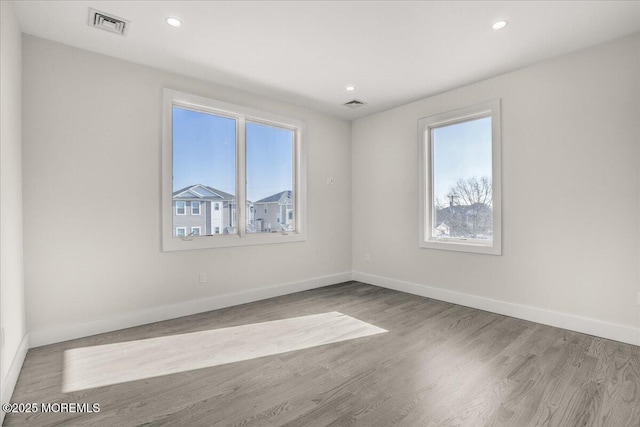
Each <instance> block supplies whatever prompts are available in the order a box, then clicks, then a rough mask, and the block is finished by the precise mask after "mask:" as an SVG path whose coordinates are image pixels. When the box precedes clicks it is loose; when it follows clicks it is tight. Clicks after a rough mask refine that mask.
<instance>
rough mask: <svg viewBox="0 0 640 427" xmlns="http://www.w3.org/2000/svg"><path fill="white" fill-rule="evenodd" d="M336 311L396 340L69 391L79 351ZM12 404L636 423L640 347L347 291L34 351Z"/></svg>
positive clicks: (321, 417) (142, 413)
mask: <svg viewBox="0 0 640 427" xmlns="http://www.w3.org/2000/svg"><path fill="white" fill-rule="evenodd" d="M328 312H339V313H342V314H343V315H345V316H351V317H353V318H355V319H358V320H359V321H362V322H366V323H368V324H371V325H373V326H374V327H378V328H383V329H385V330H387V331H388V332H386V333H383V334H378V335H371V336H366V337H362V338H358V339H354V340H348V341H342V342H333V343H329V344H325V345H320V346H317V347H311V348H300V349H293V348H292V351H289V352H286V353H277V352H276V353H274V354H268V355H263V357H256V358H248V359H247V360H243V361H237V362H232V363H227V364H225V365H220V366H209V367H202V368H200V369H192V370H186V371H184V372H173V373H171V374H168V375H162V376H157V377H153V378H149V377H146V376H140V377H139V379H137V380H136V381H130V382H125V383H117V384H110V385H104V386H101V387H95V388H89V389H86V390H78V391H73V392H70V393H64V392H63V391H62V384H63V371H64V363H63V362H64V360H63V355H64V352H65V351H67V350H73V349H78V348H84V347H92V346H100V345H110V344H116V343H129V344H127V345H125V346H124V347H127V348H128V347H132V348H134V347H135V346H136V345H137V343H139V342H141V340H148V339H157V338H160V340H162V338H161V337H170V336H176V335H181V334H193V333H200V332H203V333H204V334H205V335H206V334H208V332H206V331H212V330H221V329H223V328H234V327H240V328H242V327H243V326H245V325H252V324H260V323H263V322H271V321H282V320H284V321H285V322H286V320H285V319H291V318H295V317H302V316H312V315H318V314H320V313H328ZM337 329H339V326H337ZM335 332H336V333H337V334H338V335H339V334H340V331H339V330H338V331H335ZM194 336H198V335H197V334H196V335H194ZM304 339H305V337H304V336H300V337H299V340H304ZM303 347H304V346H303ZM156 351H158V352H160V351H161V350H158V349H156ZM193 353H194V354H195V353H196V352H193ZM142 354H144V352H143V353H142ZM98 356H99V354H98ZM115 360H116V359H113V358H108V359H105V361H104V362H105V363H107V364H108V363H109V361H111V362H114V363H115ZM144 368H145V369H146V368H149V367H147V366H145V367H144ZM110 369H115V370H116V371H115V372H116V373H117V372H118V371H117V370H118V369H121V370H123V372H124V371H125V370H126V369H129V368H126V366H125V365H124V364H122V363H116V364H114V365H113V366H110ZM13 400H14V401H15V402H38V403H41V402H87V403H94V402H96V403H99V404H100V408H101V410H100V412H99V413H93V414H91V413H88V414H78V413H62V414H43V413H37V414H7V417H6V419H5V425H6V426H24V425H29V426H42V427H49V426H57V425H61V426H118V427H120V426H122V427H126V426H141V425H148V426H176V425H184V426H190V427H197V426H225V427H226V426H242V427H253V426H291V427H294V426H365V427H376V426H380V427H387V426H404V427H416V426H485V425H486V426H515V427H527V426H577V425H580V426H611V427H618V426H634V427H638V426H640V348H638V347H635V346H631V345H627V344H623V343H618V342H613V341H609V340H606V339H602V338H597V337H592V336H588V335H583V334H579V333H575V332H571V331H566V330H562V329H558V328H552V327H549V326H544V325H539V324H536V323H532V322H527V321H524V320H519V319H514V318H510V317H506V316H501V315H497V314H492V313H489V312H485V311H481V310H475V309H471V308H467V307H462V306H457V305H454V304H449V303H445V302H442V301H435V300H430V299H427V298H422V297H417V296H414V295H409V294H404V293H401V292H396V291H392V290H388V289H383V288H378V287H375V286H369V285H364V284H361V283H357V282H349V283H345V284H341V285H336V286H329V287H325V288H320V289H315V290H311V291H306V292H300V293H296V294H291V295H286V296H283V297H279V298H274V299H270V300H265V301H259V302H255V303H251V304H244V305H241V306H236V307H229V308H225V309H222V310H216V311H212V312H208V313H202V314H197V315H194V316H188V317H184V318H180V319H173V320H169V321H166V322H159V323H154V324H150V325H145V326H140V327H137V328H130V329H125V330H121V331H115V332H111V333H107V334H101V335H96V336H93V337H87V338H83V339H78V340H73V341H68V342H64V343H59V344H54V345H50V346H46V347H40V348H36V349H32V350H29V352H28V354H27V357H26V359H25V363H24V366H23V370H22V372H21V375H20V378H19V379H18V383H17V385H16V389H15V392H14V397H13Z"/></svg>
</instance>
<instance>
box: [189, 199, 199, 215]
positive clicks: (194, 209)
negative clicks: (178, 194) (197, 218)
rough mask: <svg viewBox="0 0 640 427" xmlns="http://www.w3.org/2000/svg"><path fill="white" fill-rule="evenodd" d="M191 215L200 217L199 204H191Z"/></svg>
mask: <svg viewBox="0 0 640 427" xmlns="http://www.w3.org/2000/svg"><path fill="white" fill-rule="evenodd" d="M191 215H200V202H191Z"/></svg>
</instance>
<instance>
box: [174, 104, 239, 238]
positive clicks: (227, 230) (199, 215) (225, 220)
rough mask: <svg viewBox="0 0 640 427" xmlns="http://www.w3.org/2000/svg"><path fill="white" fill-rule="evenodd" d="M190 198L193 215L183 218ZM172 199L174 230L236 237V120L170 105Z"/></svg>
mask: <svg viewBox="0 0 640 427" xmlns="http://www.w3.org/2000/svg"><path fill="white" fill-rule="evenodd" d="M191 199H198V200H199V201H192V202H191V203H190V205H191V214H192V215H184V213H183V212H184V209H185V208H184V205H185V201H187V200H191ZM173 200H174V203H175V204H176V207H177V208H176V210H175V211H174V216H173V227H174V228H178V227H185V229H189V230H192V229H193V227H198V228H199V230H200V234H202V235H213V234H235V233H237V228H236V218H235V215H236V210H235V206H236V121H235V119H230V118H227V117H221V116H217V115H214V114H210V113H203V112H200V111H193V110H188V109H185V108H180V107H175V106H174V107H173ZM212 204H213V205H217V206H218V208H217V209H214V208H213V207H212ZM180 206H183V207H182V208H181V207H180ZM215 230H218V232H217V233H216V232H215Z"/></svg>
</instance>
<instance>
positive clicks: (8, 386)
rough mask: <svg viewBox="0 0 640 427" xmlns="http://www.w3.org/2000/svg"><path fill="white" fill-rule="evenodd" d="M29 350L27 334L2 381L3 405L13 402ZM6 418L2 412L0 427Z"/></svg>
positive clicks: (0, 392)
mask: <svg viewBox="0 0 640 427" xmlns="http://www.w3.org/2000/svg"><path fill="white" fill-rule="evenodd" d="M27 350H29V334H25V336H24V337H22V341H20V345H19V346H18V350H16V354H15V355H14V356H13V361H12V362H11V366H9V371H8V372H7V375H6V376H5V377H4V378H3V379H2V385H1V386H0V387H2V389H1V390H0V395H1V396H2V399H0V400H2V403H8V402H11V396H13V390H14V389H15V388H16V383H17V382H18V376H20V370H21V369H22V364H23V363H24V358H25V357H26V355H27ZM4 416H5V413H4V411H0V426H1V425H2V422H3V421H4Z"/></svg>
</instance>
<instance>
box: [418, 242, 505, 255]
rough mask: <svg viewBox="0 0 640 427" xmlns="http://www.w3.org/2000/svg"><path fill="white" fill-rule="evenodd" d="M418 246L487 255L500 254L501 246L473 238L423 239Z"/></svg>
mask: <svg viewBox="0 0 640 427" xmlns="http://www.w3.org/2000/svg"><path fill="white" fill-rule="evenodd" d="M420 247H421V248H425V249H439V250H445V251H456V252H471V253H477V254H487V255H502V248H501V246H500V244H497V242H495V241H494V242H492V243H491V244H487V243H484V242H480V241H473V240H462V239H461V240H455V239H446V240H444V239H443V240H425V241H421V242H420Z"/></svg>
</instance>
